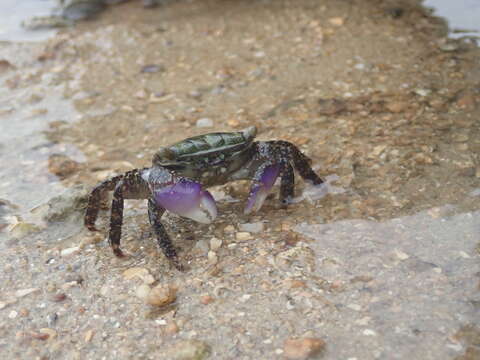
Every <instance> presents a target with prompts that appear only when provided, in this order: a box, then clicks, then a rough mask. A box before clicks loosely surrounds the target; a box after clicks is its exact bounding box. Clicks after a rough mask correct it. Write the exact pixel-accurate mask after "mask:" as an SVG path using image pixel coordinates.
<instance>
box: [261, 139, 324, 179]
mask: <svg viewBox="0 0 480 360" xmlns="http://www.w3.org/2000/svg"><path fill="white" fill-rule="evenodd" d="M266 143H267V144H268V145H269V146H270V147H271V148H272V151H273V153H274V156H275V158H279V159H278V160H279V161H292V162H293V165H294V166H295V169H296V170H297V171H298V173H299V174H300V176H301V177H302V178H303V179H304V180H306V181H309V182H311V183H312V185H320V184H322V183H323V180H322V179H321V178H320V177H319V176H318V175H317V174H315V172H314V171H313V169H312V167H311V166H310V163H311V160H310V159H309V158H308V157H307V156H306V155H304V154H303V153H302V152H301V151H300V150H299V149H298V148H297V147H296V146H295V145H293V144H292V143H289V142H288V141H284V140H276V141H267V142H266Z"/></svg>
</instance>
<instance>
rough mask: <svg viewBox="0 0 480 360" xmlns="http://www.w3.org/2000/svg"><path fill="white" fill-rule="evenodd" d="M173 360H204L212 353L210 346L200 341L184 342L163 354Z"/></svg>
mask: <svg viewBox="0 0 480 360" xmlns="http://www.w3.org/2000/svg"><path fill="white" fill-rule="evenodd" d="M163 353H164V354H165V355H166V357H165V358H166V359H171V360H203V359H206V358H208V357H209V355H210V353H211V348H210V345H208V344H207V343H206V342H203V341H199V340H194V339H192V340H182V341H180V342H178V343H176V344H175V345H174V346H173V347H171V348H170V349H167V350H166V351H164V352H163Z"/></svg>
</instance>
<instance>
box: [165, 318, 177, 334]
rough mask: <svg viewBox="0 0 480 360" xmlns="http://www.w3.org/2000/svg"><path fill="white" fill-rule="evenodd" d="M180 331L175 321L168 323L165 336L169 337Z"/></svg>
mask: <svg viewBox="0 0 480 360" xmlns="http://www.w3.org/2000/svg"><path fill="white" fill-rule="evenodd" d="M179 331H180V328H179V327H178V325H177V323H176V322H175V321H170V322H168V324H167V326H166V327H165V334H167V335H174V334H176V333H178V332H179Z"/></svg>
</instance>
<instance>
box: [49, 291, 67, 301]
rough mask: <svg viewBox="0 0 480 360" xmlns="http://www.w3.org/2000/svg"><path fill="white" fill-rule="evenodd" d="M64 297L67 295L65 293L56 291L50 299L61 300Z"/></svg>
mask: <svg viewBox="0 0 480 360" xmlns="http://www.w3.org/2000/svg"><path fill="white" fill-rule="evenodd" d="M66 298H67V295H65V294H64V293H58V294H55V295H53V297H52V301H53V302H61V301H63V300H65V299H66Z"/></svg>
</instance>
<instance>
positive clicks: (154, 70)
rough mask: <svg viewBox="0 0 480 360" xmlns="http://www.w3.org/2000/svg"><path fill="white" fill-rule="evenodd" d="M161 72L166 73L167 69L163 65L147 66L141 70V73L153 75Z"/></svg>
mask: <svg viewBox="0 0 480 360" xmlns="http://www.w3.org/2000/svg"><path fill="white" fill-rule="evenodd" d="M161 71H165V67H164V66H163V65H156V64H150V65H145V66H144V67H142V69H141V70H140V72H141V73H147V74H153V73H157V72H161Z"/></svg>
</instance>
